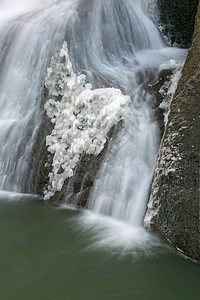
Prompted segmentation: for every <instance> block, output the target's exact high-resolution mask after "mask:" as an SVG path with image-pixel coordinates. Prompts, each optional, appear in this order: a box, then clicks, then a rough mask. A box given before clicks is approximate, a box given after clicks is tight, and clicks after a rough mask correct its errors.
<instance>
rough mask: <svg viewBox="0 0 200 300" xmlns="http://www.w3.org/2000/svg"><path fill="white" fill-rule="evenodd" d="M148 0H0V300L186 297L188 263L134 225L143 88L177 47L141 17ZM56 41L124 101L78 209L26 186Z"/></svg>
mask: <svg viewBox="0 0 200 300" xmlns="http://www.w3.org/2000/svg"><path fill="white" fill-rule="evenodd" d="M150 4H154V1H150V0H149V1H145V0H144V1H142V0H141V1H139V0H124V1H122V0H43V1H39V0H30V1H28V2H27V1H25V0H15V1H14V0H6V1H2V0H0V70H1V71H0V129H1V131H0V189H1V190H2V192H1V193H0V199H2V201H0V210H1V226H0V228H1V235H0V239H1V245H2V246H1V250H0V260H1V267H0V269H1V273H0V274H1V275H0V276H1V277H0V284H1V285H2V287H1V289H0V295H1V299H5V300H6V299H9V300H11V299H42V298H43V299H44V298H46V299H47V298H48V299H66V298H67V299H76V300H78V299H99V300H100V299H133V297H135V298H136V299H147V297H148V299H160V298H161V297H162V299H179V298H181V299H188V297H189V296H192V295H193V296H194V297H193V298H192V299H196V298H195V297H196V295H197V293H198V292H199V288H198V283H197V280H196V277H195V276H196V275H197V274H198V275H199V269H197V268H196V266H194V265H192V264H189V263H188V262H186V261H184V260H182V259H181V258H177V257H176V256H174V254H171V253H169V252H168V250H166V249H165V248H164V246H162V245H161V244H160V242H159V241H158V240H157V238H155V237H153V236H152V235H150V234H148V233H147V232H146V231H145V230H144V229H143V227H142V219H143V215H144V212H145V205H146V201H147V197H148V193H149V186H150V183H151V179H152V174H153V170H154V165H155V159H156V155H157V151H158V140H159V136H158V130H157V124H156V122H155V121H154V120H155V115H154V110H153V107H154V104H155V99H154V96H153V94H151V93H149V92H148V91H147V86H148V84H149V83H151V82H153V81H154V80H156V79H157V76H158V74H159V67H160V66H161V65H162V64H163V63H166V62H167V61H169V60H171V59H175V60H176V61H180V62H181V61H184V58H185V55H186V51H185V50H181V49H177V48H169V47H167V46H166V45H165V43H164V41H163V38H162V36H161V35H160V33H159V31H158V29H157V28H156V27H155V25H154V24H153V22H152V20H151V19H150V18H149V17H148V13H150V14H151V15H152V12H153V11H154V10H152V8H153V7H154V5H153V6H152V5H151V6H149V5H150ZM150 8H151V9H150ZM149 9H150V10H149ZM64 40H67V43H68V49H69V55H70V59H71V61H72V64H73V68H74V70H75V72H76V73H77V74H80V73H84V74H86V78H87V81H88V82H90V83H92V85H93V87H94V88H97V87H98V88H103V87H115V88H120V89H121V90H122V92H123V93H124V94H128V95H129V96H130V97H131V100H132V102H131V105H130V107H129V109H128V111H127V115H126V118H125V120H124V122H123V124H122V126H121V129H120V132H119V134H118V136H117V137H116V138H115V139H114V141H112V143H110V144H109V146H108V151H107V154H106V156H105V159H104V162H103V165H102V168H101V169H100V171H99V173H98V175H97V179H96V181H95V185H94V188H93V191H92V193H91V196H90V199H89V208H90V211H89V212H81V213H77V212H74V211H71V212H70V211H64V212H63V211H62V212H61V211H57V210H53V209H52V208H50V207H48V206H46V205H44V204H41V202H40V201H39V200H37V199H36V198H35V196H30V195H29V194H28V193H34V185H33V178H34V174H35V168H36V167H37V165H38V161H39V153H40V145H39V144H38V143H37V141H38V134H39V133H40V128H41V122H42V117H43V113H44V109H43V105H44V103H43V102H44V99H43V85H44V79H45V75H46V70H47V67H48V66H49V63H50V60H51V57H52V56H54V55H55V54H56V53H58V52H59V51H60V49H61V47H62V44H63V41H64ZM35 149H37V151H36V150H35ZM18 193H26V194H18ZM84 228H85V230H86V231H84ZM80 231H81V234H80ZM87 239H89V240H87ZM89 248H91V249H89ZM102 248H103V250H102ZM106 249H107V250H108V251H107V252H106V253H107V255H106V256H105V254H104V251H105V250H106ZM164 249H165V250H164ZM160 252H161V253H160ZM111 253H113V254H116V255H117V256H115V255H114V256H110V254H111ZM125 254H126V256H124V255H125ZM143 255H145V256H144V257H143V258H142V260H141V256H143ZM154 255H157V258H155V256H154ZM149 256H150V257H153V258H148V257H149ZM116 257H121V259H120V260H117V259H116ZM136 257H137V258H138V260H136V261H134V259H136ZM172 264H175V268H174V269H173V268H172ZM170 266H171V267H170ZM172 269H173V272H174V273H172ZM186 270H189V271H188V272H189V273H190V272H191V274H192V276H191V277H190V276H189V275H188V274H186ZM172 274H173V276H172ZM167 280H170V281H169V282H168V284H169V288H168V286H167V283H166V281H167ZM174 281H176V284H174ZM186 283H187V284H186ZM97 295H98V296H97ZM179 296H180V297H179Z"/></svg>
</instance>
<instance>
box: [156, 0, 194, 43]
mask: <svg viewBox="0 0 200 300" xmlns="http://www.w3.org/2000/svg"><path fill="white" fill-rule="evenodd" d="M157 3H158V9H159V11H160V16H159V18H160V21H161V23H162V24H164V26H163V27H162V31H163V33H164V35H166V36H167V37H168V39H169V40H170V41H171V43H172V44H174V43H177V44H179V45H180V46H181V47H183V48H189V47H190V45H191V40H192V34H193V30H194V19H195V15H196V11H197V6H198V3H199V0H167V1H166V0H157Z"/></svg>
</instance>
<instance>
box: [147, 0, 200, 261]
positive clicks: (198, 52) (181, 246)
mask: <svg viewBox="0 0 200 300" xmlns="http://www.w3.org/2000/svg"><path fill="white" fill-rule="evenodd" d="M199 112H200V4H199V7H198V12H197V16H196V23H195V30H194V34H193V38H192V46H191V49H190V51H189V54H188V57H187V60H186V62H185V65H184V68H183V71H182V76H181V78H180V81H179V84H178V88H177V90H176V92H175V94H174V98H173V101H172V103H171V107H170V113H169V118H168V123H167V126H166V130H165V133H164V136H163V139H162V143H161V146H160V153H159V157H158V161H157V167H156V170H155V174H154V181H153V183H152V188H151V196H150V201H149V203H148V208H147V213H146V216H145V220H144V224H145V226H146V227H148V228H150V229H151V230H153V231H155V232H156V233H158V234H159V235H160V236H161V237H162V238H163V239H164V240H165V241H167V242H168V243H170V244H171V245H172V246H173V247H174V248H176V249H177V250H178V251H180V252H181V253H183V254H185V255H187V256H189V257H190V258H192V259H194V260H200V221H199V220H200V219H199V216H200V209H199V208H200V207H199V204H200V203H199V146H200V144H199V141H200V140H199V132H200V122H199V121H200V115H199Z"/></svg>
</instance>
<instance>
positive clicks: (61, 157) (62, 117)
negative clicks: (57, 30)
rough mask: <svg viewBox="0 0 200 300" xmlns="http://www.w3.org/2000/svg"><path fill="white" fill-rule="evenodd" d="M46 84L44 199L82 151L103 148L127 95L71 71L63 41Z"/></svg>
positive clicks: (59, 185) (121, 115) (69, 172)
mask: <svg viewBox="0 0 200 300" xmlns="http://www.w3.org/2000/svg"><path fill="white" fill-rule="evenodd" d="M45 86H46V88H47V89H48V90H49V94H50V95H51V99H50V100H48V102H47V103H46V104H45V109H46V111H47V115H48V116H49V118H51V122H52V123H53V124H54V129H53V131H52V133H51V135H49V136H47V138H46V144H47V146H48V151H49V152H51V153H52V155H53V164H52V172H51V173H50V174H49V185H48V188H47V190H46V191H45V195H44V199H49V198H50V197H52V196H53V195H54V194H55V192H56V191H60V190H61V189H62V187H63V184H64V181H65V180H66V179H67V178H68V177H71V176H73V173H74V169H75V167H76V165H77V163H78V162H79V160H80V158H81V155H82V154H94V155H98V154H99V153H100V152H101V151H102V149H103V148H104V145H105V143H106V135H107V133H108V131H109V130H110V128H111V127H113V126H114V125H115V124H116V123H118V122H119V121H120V120H121V119H123V118H124V115H125V111H126V107H127V105H128V103H129V102H130V97H129V96H124V95H123V94H122V93H121V91H120V90H118V89H114V88H105V89H95V90H92V86H91V85H90V84H86V77H85V75H83V74H81V75H79V76H77V75H76V74H75V73H74V71H73V68H72V64H71V62H70V60H69V57H68V50H67V43H66V42H64V44H63V48H62V49H61V52H60V56H59V59H58V60H56V59H52V62H51V66H50V68H48V70H47V75H46V80H45Z"/></svg>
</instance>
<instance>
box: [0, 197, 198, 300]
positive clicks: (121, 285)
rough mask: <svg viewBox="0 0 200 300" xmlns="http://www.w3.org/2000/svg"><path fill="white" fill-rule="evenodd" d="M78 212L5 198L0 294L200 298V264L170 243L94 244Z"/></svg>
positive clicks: (75, 299)
mask: <svg viewBox="0 0 200 300" xmlns="http://www.w3.org/2000/svg"><path fill="white" fill-rule="evenodd" d="M4 198H5V197H4ZM80 216H81V212H80V211H74V210H56V209H54V208H52V207H49V206H47V205H45V204H44V203H43V202H41V201H39V200H35V199H29V197H25V199H23V200H19V201H17V197H15V199H14V201H8V199H7V200H5V201H4V200H3V199H1V201H0V245H1V247H0V299H3V300H18V299H20V300H21V299H27V300H32V299H33V300H35V299H37V300H40V299H48V300H55V299H57V300H64V299H69V300H79V299H80V300H90V299H91V300H94V299H95V300H103V299H104V300H110V299H114V300H121V299H122V300H129V299H131V300H132V299H137V300H142V299H144V300H146V299H149V300H151V299H152V300H155V299H163V300H168V299H170V300H173V299H174V300H178V299H182V300H188V299H193V300H195V299H199V293H200V286H199V278H200V268H199V264H195V263H193V262H191V261H190V260H186V259H184V258H182V257H181V256H179V255H177V254H175V253H173V252H170V251H169V250H168V249H166V248H165V250H163V248H160V249H158V247H157V249H156V248H155V249H154V250H153V249H151V253H150V254H151V255H145V254H144V253H143V252H142V250H141V253H140V254H141V255H139V252H138V255H137V256H135V255H131V252H129V254H128V255H124V256H122V255H121V250H120V247H119V248H118V249H117V248H116V249H115V250H112V247H111V248H110V249H109V248H108V249H102V248H101V249H99V248H95V247H92V248H91V247H90V246H91V245H92V242H91V236H92V233H89V232H88V231H87V230H85V231H83V230H82V229H81V226H80V223H81V222H80V221H79V220H80ZM77 221H79V222H77ZM88 247H89V248H88Z"/></svg>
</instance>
